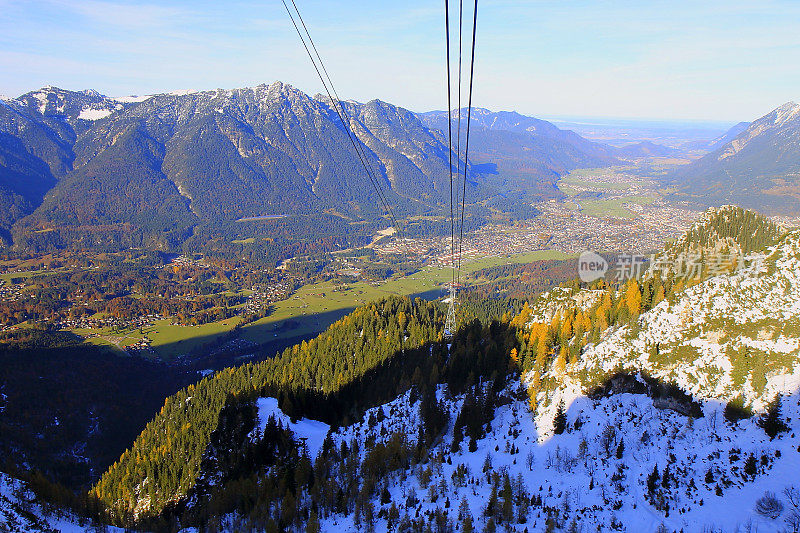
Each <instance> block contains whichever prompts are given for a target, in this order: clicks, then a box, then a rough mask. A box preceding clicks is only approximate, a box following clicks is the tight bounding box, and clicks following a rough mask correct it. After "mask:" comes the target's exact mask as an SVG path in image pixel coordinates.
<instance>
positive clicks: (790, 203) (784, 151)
mask: <svg viewBox="0 0 800 533" xmlns="http://www.w3.org/2000/svg"><path fill="white" fill-rule="evenodd" d="M725 141H726V142H725V144H722V145H721V146H718V147H716V149H714V151H712V152H711V153H709V154H708V155H706V156H704V157H702V158H700V159H699V160H697V161H695V162H693V163H691V164H689V165H686V166H685V167H679V168H677V169H676V170H675V171H673V172H672V173H671V174H670V176H669V177H668V181H669V182H670V183H671V184H672V185H674V186H676V187H677V191H676V192H675V194H674V195H673V196H674V198H675V199H680V200H685V201H688V202H692V203H695V204H699V205H722V204H727V203H735V204H739V205H741V206H743V207H748V208H752V209H758V210H760V211H762V212H766V213H785V214H795V215H796V214H798V213H800V181H798V175H800V142H798V141H800V104H797V103H795V102H787V103H786V104H784V105H782V106H780V107H778V108H777V109H774V110H773V111H772V112H770V113H768V114H767V115H765V116H763V117H761V118H759V119H758V120H756V121H754V122H752V123H750V124H749V125H747V127H746V128H745V129H744V130H743V131H740V132H739V133H738V134H737V135H736V136H735V137H733V138H732V139H725Z"/></svg>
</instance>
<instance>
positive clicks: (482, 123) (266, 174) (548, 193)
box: [0, 82, 616, 249]
mask: <svg viewBox="0 0 800 533" xmlns="http://www.w3.org/2000/svg"><path fill="white" fill-rule="evenodd" d="M344 105H345V107H346V108H347V111H348V114H349V115H350V117H351V120H350V127H351V129H352V131H353V132H354V133H355V136H356V142H358V143H360V144H361V146H362V147H363V148H365V153H366V159H367V164H369V165H370V166H371V168H372V169H374V172H375V175H376V178H377V181H378V183H379V184H380V186H381V188H382V189H383V191H384V194H385V196H386V199H387V202H388V203H389V204H390V205H392V206H394V209H395V210H396V211H397V212H398V213H399V214H402V215H406V214H426V213H434V214H437V213H440V212H442V209H443V208H444V207H445V206H446V205H447V202H449V173H448V164H449V155H448V147H447V140H446V136H445V134H444V133H443V132H442V131H441V129H443V128H445V127H446V124H447V122H446V118H445V119H444V124H442V120H441V116H442V114H441V113H439V114H437V113H428V114H422V115H415V114H414V113H412V112H410V111H407V110H405V109H403V108H400V107H397V106H394V105H392V104H389V103H386V102H382V101H380V100H373V101H371V102H368V103H366V104H362V103H358V102H352V101H350V102H345V103H344ZM474 118H475V121H476V125H477V127H476V128H475V129H474V131H473V137H472V139H471V142H472V143H473V144H472V147H473V150H472V151H471V152H470V163H471V165H470V172H469V180H468V181H469V187H468V192H467V194H468V201H470V202H473V203H478V204H482V205H484V206H486V207H487V208H490V207H495V206H497V205H500V206H501V207H502V208H507V209H515V207H514V205H515V204H514V202H517V203H519V204H520V205H522V206H523V207H526V206H528V205H529V203H530V202H531V201H534V200H539V199H542V198H552V197H557V196H559V195H560V192H559V191H558V190H557V188H556V187H555V181H557V179H558V177H559V176H561V175H563V174H564V173H566V172H568V171H570V170H572V169H575V168H580V167H597V166H603V165H608V164H612V163H614V162H615V161H616V160H615V158H614V156H613V154H611V152H610V151H609V150H608V149H607V148H606V147H603V146H602V145H599V144H596V143H592V142H590V141H587V140H585V139H583V138H581V137H580V136H578V135H577V134H574V133H572V132H569V131H564V130H560V129H558V128H556V127H555V126H553V125H552V124H550V123H548V122H545V121H542V120H537V119H533V118H530V117H524V116H522V115H518V114H516V113H491V112H489V111H487V110H478V111H477V112H476V113H475V116H474ZM454 164H458V165H459V168H463V163H461V164H459V163H458V162H457V161H456V162H455V163H454ZM0 213H1V214H0V236H2V237H3V239H4V240H5V241H6V242H8V241H10V240H12V239H13V240H14V241H15V242H16V243H17V244H19V245H20V246H24V247H33V248H36V249H46V248H52V247H60V246H67V245H72V244H75V243H76V242H77V243H79V245H80V246H94V245H97V244H112V245H113V244H115V243H118V244H119V245H123V246H130V245H143V246H155V247H159V248H170V247H174V246H175V245H177V244H178V243H181V242H183V241H184V240H185V239H186V238H188V236H189V235H191V234H192V233H193V232H194V231H195V229H196V228H197V227H205V228H211V229H212V230H213V229H214V228H217V227H219V226H220V225H224V224H230V223H232V222H233V221H236V220H238V219H241V218H245V217H254V216H260V215H271V214H280V215H286V214H288V215H306V216H318V215H319V214H321V213H328V215H329V216H331V217H340V218H341V219H344V220H346V221H358V220H375V219H377V217H379V216H380V215H381V214H382V213H381V207H380V202H379V198H378V195H377V193H376V192H375V190H374V187H373V185H372V183H371V182H370V178H369V176H368V175H367V174H366V173H365V171H364V170H363V168H362V166H361V163H360V162H359V158H358V156H357V154H356V152H355V150H354V148H353V146H352V144H351V142H350V140H349V138H348V135H347V132H346V131H345V129H344V128H343V126H342V124H341V122H340V120H339V118H338V117H337V116H336V114H335V112H334V110H333V108H332V105H331V103H330V102H329V101H328V99H327V98H325V97H321V96H317V97H311V96H309V95H306V94H304V93H302V92H301V91H299V90H297V89H295V88H293V87H292V86H290V85H287V84H284V83H281V82H275V83H273V84H271V85H260V86H258V87H252V88H244V89H234V90H217V91H207V92H176V93H170V94H160V95H155V96H149V97H127V98H117V99H114V98H108V97H105V96H102V95H100V94H98V93H97V92H95V91H82V92H74V91H66V90H63V89H58V88H54V87H45V88H43V89H41V90H38V91H34V92H31V93H28V94H25V95H23V96H21V97H19V98H16V99H5V100H2V101H0Z"/></svg>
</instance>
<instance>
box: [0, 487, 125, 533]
mask: <svg viewBox="0 0 800 533" xmlns="http://www.w3.org/2000/svg"><path fill="white" fill-rule="evenodd" d="M97 528H99V530H102V531H109V532H121V531H122V529H119V528H116V527H109V526H96V524H93V523H92V522H91V521H90V520H89V519H86V518H81V517H78V516H75V515H74V514H73V513H71V512H69V511H64V510H63V509H59V508H57V507H55V506H53V505H49V504H47V503H45V502H42V501H41V499H39V498H37V497H36V495H34V494H33V492H32V491H31V490H29V489H28V486H27V485H26V484H25V483H24V482H22V481H20V480H18V479H14V478H12V477H10V476H8V475H7V474H4V473H2V472H0V531H2V532H4V533H5V532H29V531H30V532H35V531H41V532H52V531H61V532H64V533H67V532H79V531H95V530H98V529H97Z"/></svg>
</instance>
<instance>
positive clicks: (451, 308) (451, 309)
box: [444, 283, 456, 339]
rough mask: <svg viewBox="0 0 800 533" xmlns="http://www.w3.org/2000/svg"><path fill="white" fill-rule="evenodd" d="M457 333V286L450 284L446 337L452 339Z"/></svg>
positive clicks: (445, 327)
mask: <svg viewBox="0 0 800 533" xmlns="http://www.w3.org/2000/svg"><path fill="white" fill-rule="evenodd" d="M455 332H456V286H455V283H451V284H450V303H449V305H448V306H447V320H445V322H444V337H445V339H452V338H453V334H455Z"/></svg>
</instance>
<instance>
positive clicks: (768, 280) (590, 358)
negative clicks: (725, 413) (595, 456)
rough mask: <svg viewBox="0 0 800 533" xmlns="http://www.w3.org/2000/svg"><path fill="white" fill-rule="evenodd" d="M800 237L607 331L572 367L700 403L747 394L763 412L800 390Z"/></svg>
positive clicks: (576, 371)
mask: <svg viewBox="0 0 800 533" xmlns="http://www.w3.org/2000/svg"><path fill="white" fill-rule="evenodd" d="M798 356H800V233H798V232H795V233H791V234H789V235H788V236H786V237H785V238H784V239H783V240H782V241H781V242H780V243H779V244H778V245H777V246H776V247H774V248H773V249H772V251H771V252H770V253H769V254H768V255H767V256H766V257H763V258H758V257H757V256H756V257H755V258H754V260H753V261H752V262H751V263H750V264H749V265H747V268H745V269H741V270H739V271H735V272H734V273H732V274H729V275H720V276H715V277H712V278H710V279H708V280H706V281H704V282H702V283H700V284H698V285H695V286H693V287H690V288H688V289H686V290H685V291H684V292H682V293H680V294H679V295H678V296H677V297H676V298H675V299H674V300H673V301H669V300H664V301H662V302H661V303H660V304H658V305H657V306H656V307H655V308H654V309H653V310H652V311H650V312H648V313H645V314H643V315H642V316H641V317H639V320H638V324H635V325H633V326H625V327H620V328H618V329H613V330H611V331H609V332H607V334H606V336H605V337H604V338H603V339H602V341H601V342H599V343H598V344H597V345H595V346H590V347H589V348H588V349H587V350H586V351H585V352H584V353H583V354H582V356H581V360H580V361H579V362H577V363H576V364H575V366H574V367H573V368H571V369H570V370H569V373H571V374H573V375H575V376H587V375H591V374H597V373H598V372H599V373H607V372H610V371H612V370H614V369H619V368H630V369H632V370H634V371H646V372H647V373H649V374H650V375H652V376H653V377H656V378H660V379H662V380H665V381H671V382H674V383H676V384H678V385H679V386H680V387H681V388H683V389H684V390H686V391H687V392H690V393H691V394H693V395H694V396H695V397H696V398H699V399H713V400H717V401H721V402H727V401H729V400H731V399H733V398H734V397H736V396H741V397H742V398H743V400H744V403H745V404H747V405H751V406H752V407H754V408H755V409H763V408H764V407H765V406H766V404H767V403H769V401H770V400H771V399H772V398H773V397H774V396H775V395H776V394H787V393H793V392H794V391H796V390H798V388H800V366H798V363H800V361H799V360H798Z"/></svg>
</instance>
